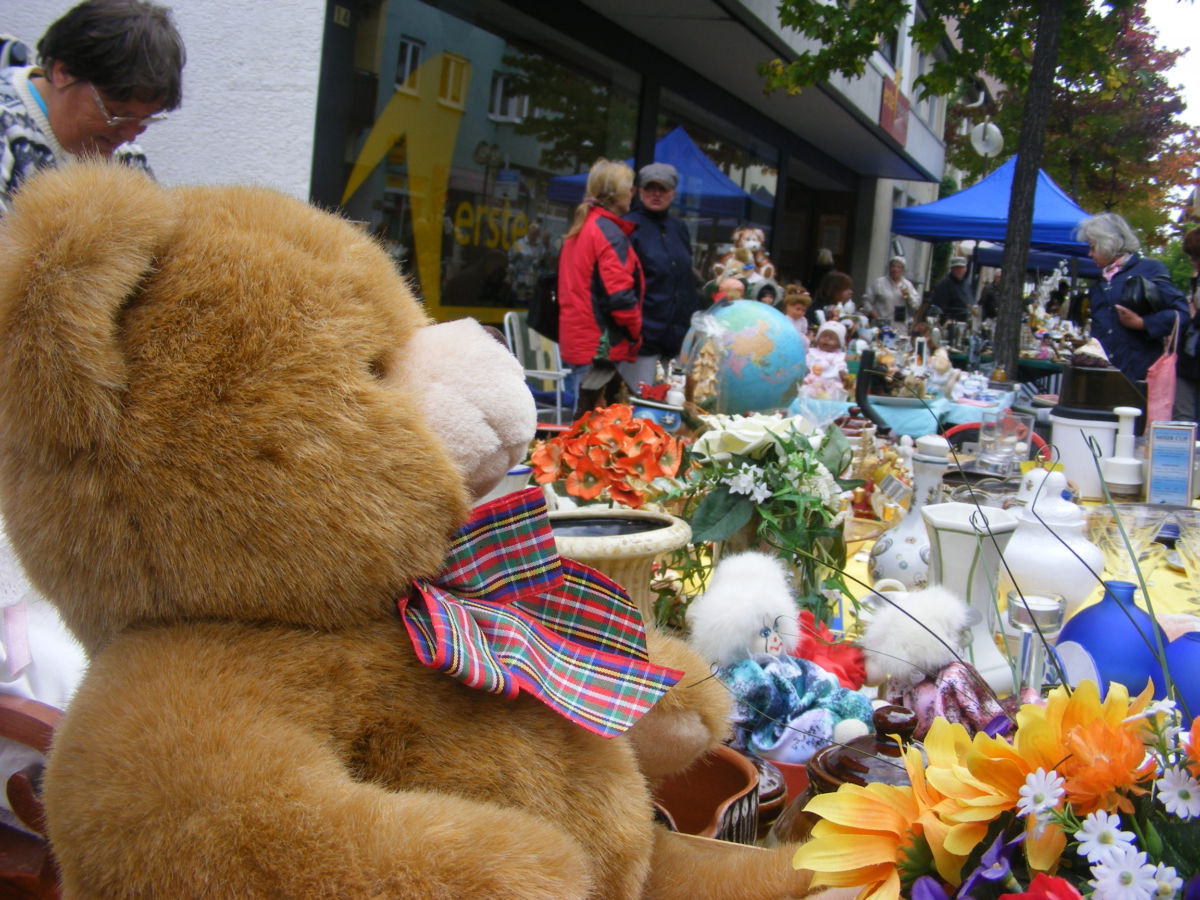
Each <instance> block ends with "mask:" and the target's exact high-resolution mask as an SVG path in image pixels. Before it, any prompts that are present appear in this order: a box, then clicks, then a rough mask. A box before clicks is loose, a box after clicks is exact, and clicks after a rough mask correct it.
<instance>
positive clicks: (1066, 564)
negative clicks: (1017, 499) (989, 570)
mask: <svg viewBox="0 0 1200 900" xmlns="http://www.w3.org/2000/svg"><path fill="white" fill-rule="evenodd" d="M1066 487H1067V477H1066V475H1064V474H1063V473H1062V472H1057V471H1056V472H1048V473H1047V474H1046V475H1045V476H1044V477H1043V478H1042V482H1041V487H1040V489H1039V490H1038V491H1037V493H1036V496H1034V497H1033V498H1032V499H1031V500H1030V502H1029V504H1028V505H1027V506H1026V507H1025V508H1024V509H1020V510H1019V511H1018V510H1017V509H1013V510H1010V512H1015V513H1017V516H1018V519H1019V520H1020V521H1019V524H1018V525H1017V530H1016V531H1015V532H1013V536H1012V538H1011V539H1010V540H1009V542H1008V546H1006V547H1005V548H1004V561H1005V562H1006V563H1007V571H1005V572H1002V575H1003V579H1002V591H1003V592H1007V591H1009V590H1013V589H1014V582H1015V587H1019V588H1020V589H1021V592H1022V593H1025V594H1040V595H1046V594H1059V595H1061V596H1062V598H1063V600H1064V601H1065V604H1066V615H1067V617H1068V618H1069V617H1070V616H1071V615H1072V614H1074V613H1075V611H1076V610H1078V609H1079V607H1080V606H1081V605H1082V604H1083V602H1084V601H1085V600H1087V598H1088V597H1089V596H1091V594H1092V592H1093V591H1094V590H1095V588H1096V586H1097V584H1098V583H1099V582H1098V581H1097V576H1099V575H1100V574H1101V573H1102V572H1103V570H1104V554H1103V553H1102V552H1101V551H1100V548H1099V547H1097V546H1096V545H1095V544H1093V543H1092V542H1091V541H1089V540H1088V539H1087V536H1086V534H1085V532H1084V521H1085V520H1084V514H1083V510H1082V509H1080V508H1079V506H1077V505H1076V504H1074V503H1072V502H1071V501H1070V500H1067V499H1066V498H1065V497H1064V496H1063V492H1064V491H1065V490H1066ZM1035 513H1036V515H1035ZM1039 518H1040V519H1041V521H1039ZM1043 523H1044V524H1043ZM1009 573H1011V577H1009Z"/></svg>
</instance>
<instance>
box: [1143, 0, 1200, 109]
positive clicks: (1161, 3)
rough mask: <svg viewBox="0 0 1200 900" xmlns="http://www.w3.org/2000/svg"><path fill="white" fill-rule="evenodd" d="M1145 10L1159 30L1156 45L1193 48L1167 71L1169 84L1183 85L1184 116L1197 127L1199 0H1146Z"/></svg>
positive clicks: (1199, 77)
mask: <svg viewBox="0 0 1200 900" xmlns="http://www.w3.org/2000/svg"><path fill="white" fill-rule="evenodd" d="M1146 13H1147V15H1148V16H1149V17H1150V23H1151V24H1152V25H1153V26H1154V28H1155V30H1156V31H1157V32H1158V45H1159V46H1160V47H1163V48H1165V49H1168V50H1186V49H1187V48H1188V47H1196V48H1197V49H1194V50H1192V51H1191V52H1190V53H1188V54H1187V55H1186V56H1183V57H1181V58H1180V59H1179V61H1178V62H1177V63H1176V64H1175V68H1173V69H1171V70H1170V71H1169V72H1167V73H1166V76H1167V79H1168V80H1169V81H1171V83H1173V84H1176V85H1181V86H1182V87H1183V90H1182V94H1183V99H1184V101H1185V102H1186V103H1187V105H1188V108H1187V110H1185V111H1184V113H1183V118H1184V119H1185V120H1186V121H1187V122H1188V123H1189V124H1191V125H1196V126H1200V37H1198V36H1200V2H1196V0H1146Z"/></svg>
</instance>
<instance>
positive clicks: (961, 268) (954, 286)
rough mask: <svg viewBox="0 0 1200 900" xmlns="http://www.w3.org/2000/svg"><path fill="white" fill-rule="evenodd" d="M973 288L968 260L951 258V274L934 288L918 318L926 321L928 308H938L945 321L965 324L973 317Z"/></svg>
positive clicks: (956, 257)
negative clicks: (969, 281)
mask: <svg viewBox="0 0 1200 900" xmlns="http://www.w3.org/2000/svg"><path fill="white" fill-rule="evenodd" d="M973 305H974V304H973V303H972V302H971V287H970V285H968V284H967V260H966V258H965V257H962V256H952V257H950V273H949V274H948V275H947V276H946V277H945V278H943V279H942V280H941V281H939V282H938V283H937V284H936V285H934V287H933V293H932V295H930V297H929V301H928V303H926V304H925V308H923V309H922V310H921V315H920V316H918V318H921V319H924V318H925V313H926V312H932V310H929V309H928V307H931V306H936V307H937V308H938V310H939V311H940V315H941V317H942V319H944V320H947V321H948V320H950V319H954V320H957V321H959V322H965V321H967V319H969V318H970V317H971V307H972V306H973Z"/></svg>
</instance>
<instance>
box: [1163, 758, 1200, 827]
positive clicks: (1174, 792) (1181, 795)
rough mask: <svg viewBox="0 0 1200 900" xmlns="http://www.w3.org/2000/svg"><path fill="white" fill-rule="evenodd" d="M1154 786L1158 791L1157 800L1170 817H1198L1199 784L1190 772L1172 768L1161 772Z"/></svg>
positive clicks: (1199, 801) (1199, 803)
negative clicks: (1161, 774)
mask: <svg viewBox="0 0 1200 900" xmlns="http://www.w3.org/2000/svg"><path fill="white" fill-rule="evenodd" d="M1154 786H1155V787H1156V788H1157V789H1158V799H1159V800H1161V801H1162V805H1163V806H1165V807H1166V809H1167V812H1169V813H1170V814H1171V815H1173V816H1179V818H1181V819H1190V818H1192V817H1193V816H1200V782H1197V781H1196V779H1195V778H1193V777H1192V775H1191V773H1190V772H1185V771H1184V770H1183V769H1180V768H1178V767H1174V766H1173V767H1171V768H1169V769H1167V770H1166V771H1165V772H1163V776H1162V778H1160V779H1158V781H1156V782H1154Z"/></svg>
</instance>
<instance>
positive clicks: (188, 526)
mask: <svg viewBox="0 0 1200 900" xmlns="http://www.w3.org/2000/svg"><path fill="white" fill-rule="evenodd" d="M0 268H2V270H3V271H4V272H5V273H6V274H5V277H4V278H3V279H0V370H2V371H0V499H2V501H3V511H4V515H5V519H6V523H7V526H8V533H9V536H10V538H11V539H12V543H13V546H14V547H15V548H16V550H17V552H18V554H19V555H20V557H21V560H22V562H23V564H24V566H25V569H26V570H27V572H28V574H29V576H30V578H31V580H32V581H33V583H34V584H35V585H36V586H37V587H38V588H39V589H40V590H41V591H42V592H43V593H44V594H45V595H46V596H47V597H48V598H49V599H50V600H51V602H53V603H54V604H55V605H56V606H57V607H58V609H59V611H60V612H61V614H62V617H63V619H64V621H65V622H66V624H67V625H68V627H70V629H71V630H72V632H73V633H74V634H75V635H76V636H77V637H78V638H79V640H80V642H81V643H82V645H83V646H84V648H85V649H86V650H87V651H88V653H89V655H90V657H91V663H90V666H89V668H88V671H87V673H86V675H85V677H84V680H83V683H82V684H81V686H80V687H79V690H78V692H77V693H76V694H75V697H74V699H73V700H72V702H71V705H70V709H69V711H68V713H67V715H66V718H65V720H64V722H63V724H62V726H61V727H60V728H59V729H58V731H57V733H56V735H55V741H54V751H53V753H52V754H51V757H50V760H49V763H48V766H47V771H46V777H45V793H44V797H45V805H46V810H47V816H48V828H49V834H50V838H51V841H52V843H53V846H54V850H55V853H56V854H57V858H58V861H59V863H60V866H61V871H62V878H63V885H64V893H65V895H66V896H74V897H84V896H87V897H100V896H104V897H135V896H137V897H229V898H232V897H238V898H243V897H268V896H270V897H298V898H299V897H340V898H367V897H407V898H425V897H501V896H503V897H530V898H532V897H539V898H542V897H555V898H565V897H573V898H583V897H595V898H599V897H605V898H609V897H613V898H637V897H644V896H654V897H679V898H688V897H696V896H699V895H700V894H704V895H706V896H712V897H733V896H738V897H744V896H756V897H779V896H789V897H790V896H796V895H801V894H803V893H804V891H805V889H806V888H807V886H808V882H809V873H807V872H797V871H795V870H793V869H792V867H791V856H792V853H793V849H794V848H781V849H780V850H779V851H773V852H771V853H762V852H761V851H755V852H754V853H749V852H748V851H747V852H746V853H744V854H741V855H738V854H735V857H736V859H734V860H731V859H729V858H728V855H727V854H718V855H717V856H716V857H712V858H709V855H706V853H705V852H703V851H697V850H696V849H695V848H694V847H693V846H692V845H690V844H688V842H686V841H683V840H679V839H678V837H679V836H677V835H672V834H670V833H668V832H666V831H665V830H663V829H660V828H659V827H658V826H655V825H654V823H653V812H652V809H653V807H652V803H651V796H650V789H649V787H648V783H647V782H648V779H651V780H652V779H654V778H657V777H660V776H662V775H665V774H668V773H670V772H672V771H676V770H679V769H682V768H684V767H686V766H687V765H688V764H689V763H690V762H692V761H693V760H694V759H696V758H697V757H698V756H699V755H700V754H702V753H704V752H706V750H707V749H709V748H710V747H712V746H715V745H716V743H718V742H719V741H721V740H722V739H723V738H724V737H725V735H726V733H727V731H728V709H729V701H728V698H727V695H726V692H725V690H724V689H723V688H722V687H721V686H720V685H718V684H716V683H715V682H713V681H712V680H711V679H710V678H708V677H707V676H708V674H709V672H708V667H707V664H706V663H705V661H703V660H702V659H700V658H699V657H698V656H697V655H696V654H695V653H694V652H692V651H691V650H689V649H688V648H687V646H686V645H685V644H683V643H682V642H681V641H678V640H674V639H670V638H667V637H664V636H661V635H657V634H650V635H648V636H647V635H645V634H644V633H643V630H642V625H641V620H640V617H638V616H637V612H636V608H635V607H633V606H632V604H631V602H630V601H629V600H628V597H626V596H624V595H623V594H622V593H621V592H620V590H619V589H618V588H617V587H616V585H614V584H613V583H612V582H611V581H609V580H607V579H606V578H604V577H603V576H601V575H599V573H595V572H593V571H592V570H589V569H585V568H583V567H578V566H576V565H574V564H571V563H569V562H564V561H561V560H559V559H558V557H557V555H556V554H555V551H554V541H553V535H552V533H551V531H550V528H549V523H548V519H547V518H546V517H545V516H544V515H543V511H544V504H543V502H542V500H541V494H540V493H539V492H538V491H537V490H536V489H532V490H529V491H525V492H520V493H516V494H510V495H508V496H506V497H502V498H501V499H499V500H495V501H492V502H490V503H486V504H483V505H481V506H479V507H477V508H475V509H474V510H473V509H472V507H473V499H472V498H473V497H479V496H482V495H484V494H485V493H486V492H487V491H488V490H489V489H490V488H491V486H492V485H493V484H495V483H496V482H497V481H498V480H499V479H500V478H501V477H502V475H503V474H504V473H505V471H506V470H507V469H508V468H509V467H511V466H512V465H513V464H514V463H515V462H517V461H519V460H520V459H521V458H522V457H523V456H524V454H525V453H526V450H527V446H528V443H529V440H530V438H531V437H532V435H533V430H534V427H535V422H536V419H535V413H534V409H533V404H532V401H531V399H530V395H529V392H528V390H527V388H526V387H525V384H524V378H523V376H522V372H521V366H520V364H519V363H518V362H517V361H516V359H515V358H513V357H512V355H511V354H510V353H509V352H508V351H507V349H506V348H505V347H504V346H503V345H502V344H501V343H499V342H498V341H496V340H495V339H494V338H493V337H491V336H490V335H489V334H488V333H487V332H485V331H484V329H482V328H480V326H479V325H477V324H475V323H474V322H471V321H469V320H460V321H456V322H450V323H446V324H442V325H434V324H432V323H431V322H430V320H429V319H428V318H427V317H426V315H425V313H424V312H423V311H422V309H421V305H420V303H419V302H418V301H417V300H416V299H415V298H414V297H413V295H412V293H411V291H410V290H409V287H408V285H407V283H406V282H405V280H404V279H403V278H402V277H401V276H400V275H399V274H398V273H397V272H396V271H395V268H394V266H393V263H392V261H391V260H390V259H389V258H388V257H387V256H386V255H385V254H384V252H383V251H382V250H381V249H380V248H379V247H378V246H377V245H376V243H375V242H374V241H373V240H372V239H371V237H370V236H369V235H368V234H366V233H364V232H362V231H361V230H360V229H358V228H357V227H355V226H354V225H352V224H351V223H349V222H347V221H345V220H344V219H341V218H339V217H337V216H334V215H330V214H327V213H324V212H321V211H318V210H316V209H314V208H312V207H309V206H308V205H306V204H304V203H302V202H300V201H298V200H296V199H294V198H289V197H286V196H284V195H282V194H278V193H275V192H273V191H269V190H266V189H262V188H237V187H199V188H174V189H166V188H163V187H161V186H159V185H156V184H155V183H154V182H152V181H151V180H149V179H148V178H146V177H144V176H143V175H141V174H139V173H137V172H134V171H132V170H129V169H127V168H125V167H123V166H118V165H101V164H98V163H80V164H78V165H73V166H67V167H63V168H61V169H58V170H55V171H52V172H49V173H46V174H43V175H40V176H39V177H38V178H37V179H35V180H33V181H31V182H30V183H29V184H27V185H26V186H25V187H24V188H23V189H22V191H21V193H20V195H19V196H18V197H17V199H16V201H15V203H14V205H13V208H12V211H11V212H10V213H9V214H8V215H7V216H6V217H5V219H4V220H3V222H2V224H0ZM568 610H569V611H570V615H567V614H566V612H567V611H568ZM581 613H583V614H585V616H581V615H580V614H581ZM581 621H586V622H589V623H590V622H594V621H604V622H606V623H608V624H607V627H605V628H603V629H599V630H597V629H594V628H592V627H590V626H589V627H587V628H582V629H581V628H578V627H575V623H579V622H581ZM647 648H648V649H647ZM535 649H536V652H533V651H534V650H535ZM527 650H528V651H530V652H526V651H527ZM539 663H541V664H539ZM567 682H570V683H571V684H572V685H585V686H586V687H584V688H582V689H577V690H570V691H562V690H559V688H560V687H561V686H562V685H563V684H564V683H567ZM717 857H719V859H718V858H717Z"/></svg>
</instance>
